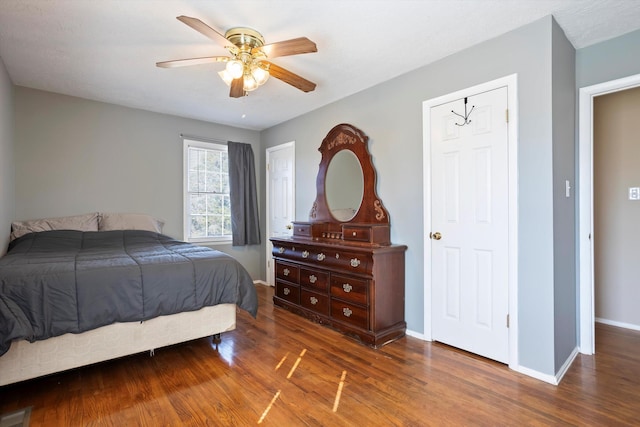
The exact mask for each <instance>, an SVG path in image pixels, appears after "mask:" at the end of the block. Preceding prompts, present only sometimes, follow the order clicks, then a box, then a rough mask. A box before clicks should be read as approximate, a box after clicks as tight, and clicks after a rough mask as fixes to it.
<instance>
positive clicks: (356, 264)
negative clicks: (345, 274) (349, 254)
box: [351, 258, 360, 268]
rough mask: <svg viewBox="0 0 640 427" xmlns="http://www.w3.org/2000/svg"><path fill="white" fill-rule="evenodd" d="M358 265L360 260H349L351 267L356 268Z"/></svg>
mask: <svg viewBox="0 0 640 427" xmlns="http://www.w3.org/2000/svg"><path fill="white" fill-rule="evenodd" d="M359 265H360V260H359V259H358V258H353V259H351V267H353V268H356V267H357V266H359Z"/></svg>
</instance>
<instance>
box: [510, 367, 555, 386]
mask: <svg viewBox="0 0 640 427" xmlns="http://www.w3.org/2000/svg"><path fill="white" fill-rule="evenodd" d="M509 368H511V369H513V370H514V371H516V372H520V373H521V374H524V375H526V376H528V377H531V378H535V379H537V380H540V381H544V382H546V383H549V384H553V385H558V379H557V378H556V377H555V376H554V375H548V374H543V373H542V372H538V371H534V370H533V369H529V368H525V367H524V366H509Z"/></svg>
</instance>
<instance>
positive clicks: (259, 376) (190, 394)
mask: <svg viewBox="0 0 640 427" xmlns="http://www.w3.org/2000/svg"><path fill="white" fill-rule="evenodd" d="M257 288H258V294H259V296H260V311H259V314H258V317H257V319H253V318H252V317H251V316H249V315H247V314H246V313H245V312H239V314H238V325H237V329H236V330H235V331H233V332H228V333H226V334H223V339H222V344H220V346H219V348H218V351H216V350H215V349H214V348H213V345H212V344H211V341H210V340H207V339H201V340H196V341H192V342H189V343H185V344H181V345H176V346H172V347H168V348H164V349H157V350H156V351H155V356H154V357H149V355H148V354H139V355H135V356H130V357H126V358H123V359H119V360H115V361H110V362H105V363H100V364H97V365H93V366H90V367H86V368H81V369H76V370H73V371H69V372H66V373H61V374H55V375H51V376H49V377H45V378H41V379H36V380H31V381H26V382H23V383H19V384H13V385H9V386H4V387H0V414H3V413H7V412H12V411H15V410H18V409H21V408H24V407H28V406H31V407H33V409H32V413H31V425H32V426H90V425H95V426H138V425H145V426H163V425H171V426H181V425H194V426H196V425H214V426H215V425H221V426H224V425H233V426H241V425H257V424H262V425H266V426H301V425H302V426H305V425H310V426H363V427H364V426H396V425H399V426H402V425H404V426H428V425H434V426H443V425H473V426H477V425H492V426H496V425H499V426H502V425H509V426H511V425H513V426H521V425H544V426H547V425H579V426H585V425H590V426H591V425H592V426H613V425H638V423H639V422H640V421H639V417H640V401H639V399H640V332H635V331H629V330H624V329H618V328H614V327H610V326H605V325H600V324H598V325H597V327H596V334H597V335H596V342H597V352H596V355H595V356H582V355H579V356H578V357H577V359H576V360H575V361H574V363H573V365H572V366H571V368H570V370H569V372H567V374H566V375H565V377H564V379H563V381H562V382H561V384H560V385H559V386H553V385H550V384H546V383H544V382H541V381H539V380H536V379H533V378H530V377H527V376H525V375H522V374H519V373H517V372H514V371H512V370H509V369H508V368H507V367H506V366H505V365H502V364H499V363H495V362H492V361H488V360H485V359H482V358H479V357H476V356H473V355H469V354H467V353H464V352H461V351H457V350H454V349H451V348H449V347H447V346H444V345H441V344H437V343H428V342H423V341H420V340H418V339H415V338H411V337H405V338H403V339H401V340H399V341H397V342H395V343H392V344H390V345H387V346H385V347H383V348H382V349H380V350H372V349H369V348H367V347H364V346H362V345H359V344H357V343H355V342H354V341H352V340H350V339H348V338H345V337H343V336H342V335H340V334H338V333H336V332H334V331H332V330H330V329H328V328H325V327H323V326H320V325H316V324H314V323H311V322H309V321H307V320H304V319H302V318H300V317H298V316H295V315H293V314H290V313H288V312H286V311H284V310H282V309H280V308H274V307H273V304H272V302H271V297H272V295H273V289H272V288H267V287H265V286H258V287H257ZM52 357H55V355H52Z"/></svg>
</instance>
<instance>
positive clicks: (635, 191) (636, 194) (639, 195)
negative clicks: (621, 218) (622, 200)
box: [629, 187, 640, 200]
mask: <svg viewBox="0 0 640 427" xmlns="http://www.w3.org/2000/svg"><path fill="white" fill-rule="evenodd" d="M629 200H640V187H629Z"/></svg>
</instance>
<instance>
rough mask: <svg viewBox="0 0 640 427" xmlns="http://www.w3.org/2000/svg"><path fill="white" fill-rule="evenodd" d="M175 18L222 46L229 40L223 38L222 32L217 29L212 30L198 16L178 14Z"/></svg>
mask: <svg viewBox="0 0 640 427" xmlns="http://www.w3.org/2000/svg"><path fill="white" fill-rule="evenodd" d="M176 19H178V20H179V21H181V22H184V23H185V24H187V25H188V26H190V27H191V28H193V29H194V30H196V31H198V32H199V33H201V34H203V35H205V36H207V37H209V38H210V39H211V40H213V41H214V42H218V43H220V44H222V45H223V46H226V45H227V44H229V41H228V40H227V39H226V38H225V36H224V34H222V33H221V32H219V31H217V30H214V29H213V28H211V27H210V26H208V25H207V24H205V23H204V22H202V21H201V20H199V19H198V18H191V17H190V16H184V15H180V16H178V17H177V18H176Z"/></svg>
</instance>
